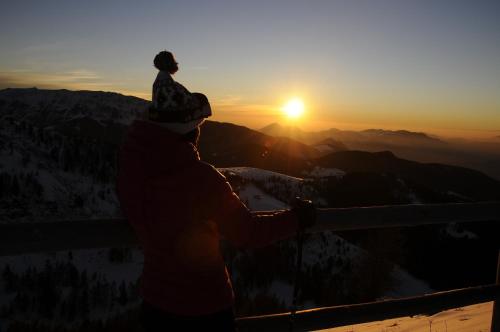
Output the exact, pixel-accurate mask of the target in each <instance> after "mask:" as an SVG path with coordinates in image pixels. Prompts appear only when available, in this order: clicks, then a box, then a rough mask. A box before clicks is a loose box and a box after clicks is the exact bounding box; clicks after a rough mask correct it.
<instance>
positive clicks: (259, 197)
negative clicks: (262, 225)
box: [238, 184, 289, 211]
mask: <svg viewBox="0 0 500 332" xmlns="http://www.w3.org/2000/svg"><path fill="white" fill-rule="evenodd" d="M238 196H239V197H240V199H241V200H242V201H244V202H246V203H248V208H249V209H250V210H252V211H272V210H283V209H287V208H289V206H288V205H286V204H285V203H283V202H282V201H280V200H277V199H276V198H274V197H272V196H270V195H268V194H266V193H265V192H263V191H262V190H260V189H259V188H257V187H256V186H255V185H254V184H247V185H245V186H243V187H242V188H241V189H240V191H239V195H238Z"/></svg>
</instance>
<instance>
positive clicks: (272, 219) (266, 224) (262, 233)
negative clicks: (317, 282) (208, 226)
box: [212, 171, 299, 248]
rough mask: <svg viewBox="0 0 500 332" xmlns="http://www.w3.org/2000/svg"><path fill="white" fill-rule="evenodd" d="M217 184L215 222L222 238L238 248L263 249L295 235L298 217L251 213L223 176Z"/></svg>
mask: <svg viewBox="0 0 500 332" xmlns="http://www.w3.org/2000/svg"><path fill="white" fill-rule="evenodd" d="M215 172H217V171H215ZM217 173H218V172H217ZM215 182H216V183H215V188H214V189H215V192H214V193H213V194H214V195H213V199H212V202H213V203H214V204H213V205H212V206H213V208H214V209H213V219H214V221H215V222H216V223H217V225H218V227H219V232H220V233H221V235H222V237H223V238H225V239H226V240H228V241H229V242H230V243H231V244H232V245H234V246H235V247H237V248H256V247H263V246H266V245H269V244H271V243H273V242H276V241H279V240H283V239H286V238H288V237H291V236H293V235H295V234H296V232H297V228H298V223H299V221H298V217H297V215H296V213H294V212H292V211H290V210H280V211H265V212H250V211H249V210H248V208H247V207H246V206H245V204H243V202H241V200H240V199H239V197H238V196H237V195H236V194H235V193H234V192H233V190H232V188H231V185H230V184H229V183H228V182H227V181H226V179H225V178H224V176H222V175H221V174H220V173H218V176H217V178H216V181H215Z"/></svg>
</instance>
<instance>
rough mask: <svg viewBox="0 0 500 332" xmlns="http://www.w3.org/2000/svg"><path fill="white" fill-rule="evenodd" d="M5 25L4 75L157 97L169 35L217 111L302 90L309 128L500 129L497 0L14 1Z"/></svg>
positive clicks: (187, 81)
mask: <svg viewBox="0 0 500 332" xmlns="http://www.w3.org/2000/svg"><path fill="white" fill-rule="evenodd" d="M0 28H1V30H2V34H1V35H0V44H1V45H2V52H1V53H0V88H3V87H8V86H38V87H41V88H42V87H45V88H68V89H90V90H107V91H118V92H122V93H125V94H133V95H137V96H140V97H144V98H150V90H151V84H152V81H153V80H154V76H155V74H156V70H155V69H154V68H153V67H152V58H153V57H154V55H155V54H156V53H157V52H158V51H160V50H163V49H167V50H171V51H172V52H173V53H174V54H175V55H176V57H177V60H178V62H179V63H180V71H179V72H178V73H177V74H176V75H175V79H176V80H178V81H179V82H181V83H183V84H184V85H185V86H186V87H187V88H188V89H190V90H192V91H200V92H203V93H205V94H207V96H208V97H209V99H210V100H211V102H212V105H213V108H214V113H215V114H216V116H215V117H214V118H215V119H217V120H226V121H231V122H237V123H241V124H244V125H248V126H250V127H259V126H263V125H265V124H267V123H270V122H273V121H279V120H284V119H282V118H281V117H282V116H281V114H280V108H281V106H282V105H283V103H285V102H286V100H287V99H289V98H291V97H293V96H298V97H300V98H302V99H303V100H304V104H305V105H306V111H307V112H306V114H307V115H306V116H305V117H304V118H303V119H301V120H300V123H298V124H299V125H300V126H302V127H306V128H311V129H314V128H317V129H319V128H324V127H339V128H353V129H358V128H359V129H360V128H367V127H383V128H389V129H394V128H405V129H412V130H425V131H429V132H436V133H442V134H448V135H458V134H460V135H462V136H464V135H471V136H474V135H475V136H478V135H479V136H484V137H486V136H488V135H490V133H492V132H494V131H496V130H500V97H499V95H500V94H499V93H498V91H500V1H460V0H458V1H448V0H446V1H445V0H434V1H427V0H421V1H410V0H407V1H405V0H403V1H401V0H394V1H382V0H379V1H377V0H371V1H357V0H351V1H347V0H345V1H293V0H289V1H258V0H255V1H234V0H233V1H91V0H89V1H71V0H67V1H17V2H14V3H12V4H8V5H7V4H6V2H3V4H2V11H1V12H0ZM497 133H498V132H497Z"/></svg>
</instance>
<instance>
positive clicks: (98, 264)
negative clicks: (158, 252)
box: [0, 249, 144, 283]
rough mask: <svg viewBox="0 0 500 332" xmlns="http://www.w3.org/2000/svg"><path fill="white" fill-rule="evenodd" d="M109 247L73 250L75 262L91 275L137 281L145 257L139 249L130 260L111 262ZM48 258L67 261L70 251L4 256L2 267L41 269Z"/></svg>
mask: <svg viewBox="0 0 500 332" xmlns="http://www.w3.org/2000/svg"><path fill="white" fill-rule="evenodd" d="M108 250H109V249H86V250H73V251H72V254H73V259H72V262H73V264H74V265H75V266H76V267H77V268H78V269H79V270H80V271H84V270H86V271H87V273H88V274H89V275H91V274H92V273H94V272H96V273H100V274H104V275H105V276H106V277H107V278H108V280H114V281H116V282H118V283H119V282H121V281H125V282H126V283H128V282H135V281H136V280H137V279H138V278H139V276H140V274H141V271H142V265H143V261H144V257H143V255H142V252H141V251H140V250H138V249H132V251H131V253H132V257H131V259H130V261H126V262H123V263H111V262H110V261H109V258H108ZM46 260H49V261H50V262H51V263H52V264H53V265H55V263H56V262H67V261H68V251H58V252H50V253H37V254H29V255H18V256H3V257H0V268H1V269H2V270H3V268H4V267H5V266H6V265H7V264H9V266H10V268H11V270H12V271H13V272H16V273H18V274H20V273H23V272H24V271H26V270H27V269H28V268H29V267H36V268H38V269H41V268H43V267H44V265H45V262H46Z"/></svg>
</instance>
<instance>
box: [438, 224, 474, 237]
mask: <svg viewBox="0 0 500 332" xmlns="http://www.w3.org/2000/svg"><path fill="white" fill-rule="evenodd" d="M444 232H445V233H446V234H447V235H448V236H450V237H452V238H455V239H469V240H476V239H478V238H479V237H478V236H477V235H476V234H474V233H472V232H470V231H467V230H464V229H462V228H460V226H458V225H457V224H456V223H454V222H452V223H449V224H448V225H446V228H445V229H444Z"/></svg>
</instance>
